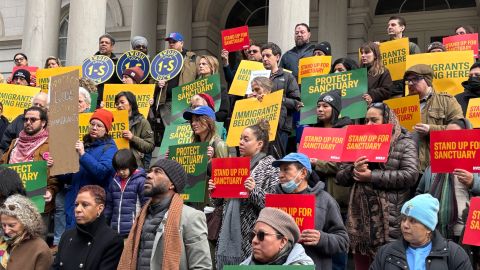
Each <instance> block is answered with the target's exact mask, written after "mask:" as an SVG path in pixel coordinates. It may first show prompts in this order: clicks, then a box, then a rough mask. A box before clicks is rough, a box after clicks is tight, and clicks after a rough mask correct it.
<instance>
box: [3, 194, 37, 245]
mask: <svg viewBox="0 0 480 270" xmlns="http://www.w3.org/2000/svg"><path fill="white" fill-rule="evenodd" d="M0 215H6V216H10V217H15V218H16V219H18V221H20V223H21V224H22V225H23V226H24V228H25V230H26V231H27V232H28V233H30V234H31V235H33V236H38V235H39V233H40V232H41V231H42V230H43V221H42V217H41V216H40V214H39V213H38V210H37V208H36V207H35V205H33V203H32V202H31V201H30V199H28V198H27V197H25V196H22V195H20V194H15V195H12V196H10V197H8V198H7V199H6V200H5V202H4V203H3V205H2V206H1V207H0Z"/></svg>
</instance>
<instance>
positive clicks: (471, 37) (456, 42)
mask: <svg viewBox="0 0 480 270" xmlns="http://www.w3.org/2000/svg"><path fill="white" fill-rule="evenodd" d="M442 43H443V45H444V46H445V49H447V51H470V50H471V51H473V54H474V56H475V58H478V33H473V34H466V35H455V36H449V37H444V38H443V42H442Z"/></svg>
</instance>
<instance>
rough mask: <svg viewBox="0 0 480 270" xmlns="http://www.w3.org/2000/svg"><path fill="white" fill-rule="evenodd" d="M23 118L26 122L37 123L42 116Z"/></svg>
mask: <svg viewBox="0 0 480 270" xmlns="http://www.w3.org/2000/svg"><path fill="white" fill-rule="evenodd" d="M23 120H24V121H25V122H30V123H35V122H37V121H38V120H40V118H35V117H24V118H23Z"/></svg>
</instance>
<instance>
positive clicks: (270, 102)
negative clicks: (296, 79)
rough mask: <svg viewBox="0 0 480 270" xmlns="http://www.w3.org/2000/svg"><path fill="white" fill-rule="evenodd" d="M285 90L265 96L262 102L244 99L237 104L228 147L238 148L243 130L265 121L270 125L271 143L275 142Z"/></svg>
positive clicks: (231, 123) (231, 122)
mask: <svg viewBox="0 0 480 270" xmlns="http://www.w3.org/2000/svg"><path fill="white" fill-rule="evenodd" d="M282 99H283V90H278V91H275V92H273V93H271V94H268V95H265V96H264V97H263V100H262V101H258V99H256V98H249V99H242V100H239V101H237V102H236V103H235V108H234V109H233V114H232V120H231V121H230V128H229V130H228V134H227V145H228V146H238V145H239V143H240V139H239V138H240V136H241V134H242V132H243V130H244V129H245V128H246V127H248V126H251V125H255V124H256V123H258V121H259V120H260V119H265V120H267V121H268V122H269V124H270V133H269V138H270V141H273V140H275V136H276V134H277V127H278V120H279V118H280V110H281V108H282Z"/></svg>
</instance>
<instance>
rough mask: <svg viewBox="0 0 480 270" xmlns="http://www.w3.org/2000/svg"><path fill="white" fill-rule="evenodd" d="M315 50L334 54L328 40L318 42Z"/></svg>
mask: <svg viewBox="0 0 480 270" xmlns="http://www.w3.org/2000/svg"><path fill="white" fill-rule="evenodd" d="M313 51H322V52H323V53H324V54H325V55H332V47H331V46H330V43H329V42H328V41H323V42H320V43H318V44H317V45H315V49H313Z"/></svg>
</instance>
